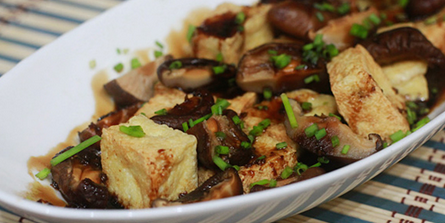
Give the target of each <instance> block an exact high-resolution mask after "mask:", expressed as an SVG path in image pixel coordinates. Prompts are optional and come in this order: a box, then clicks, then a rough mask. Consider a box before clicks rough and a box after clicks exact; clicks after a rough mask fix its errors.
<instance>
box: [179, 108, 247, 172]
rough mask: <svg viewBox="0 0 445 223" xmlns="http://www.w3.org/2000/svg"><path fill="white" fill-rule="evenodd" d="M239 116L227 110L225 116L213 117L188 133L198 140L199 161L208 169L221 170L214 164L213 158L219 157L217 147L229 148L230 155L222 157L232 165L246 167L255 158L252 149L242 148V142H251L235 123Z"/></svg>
mask: <svg viewBox="0 0 445 223" xmlns="http://www.w3.org/2000/svg"><path fill="white" fill-rule="evenodd" d="M235 116H237V114H236V112H234V111H232V110H225V111H224V113H223V115H220V116H213V117H211V118H210V119H208V120H207V121H204V122H201V123H199V124H197V125H195V126H193V128H190V129H189V130H188V131H187V133H188V134H192V135H194V136H195V137H196V138H197V140H198V145H197V151H198V161H199V163H200V164H201V165H203V166H204V167H206V168H208V169H212V170H219V168H218V166H216V164H215V163H214V162H213V156H215V155H217V154H216V152H215V147H216V146H218V145H222V146H227V147H228V148H229V153H228V154H226V155H222V154H221V155H220V157H221V158H222V159H223V160H224V161H226V162H227V163H229V164H231V165H239V166H242V165H245V164H247V163H248V162H249V161H250V160H251V159H252V157H253V155H254V154H253V148H252V147H247V148H246V147H243V146H241V143H242V142H250V140H249V138H248V137H247V135H246V134H245V133H244V132H243V131H242V130H241V128H240V127H239V126H238V125H237V124H235V123H234V121H233V117H235ZM217 132H220V133H223V137H218V136H216V133H217Z"/></svg>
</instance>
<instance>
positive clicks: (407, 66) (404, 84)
mask: <svg viewBox="0 0 445 223" xmlns="http://www.w3.org/2000/svg"><path fill="white" fill-rule="evenodd" d="M382 69H383V72H384V73H385V75H386V76H387V77H388V79H389V80H390V81H391V84H392V86H393V87H394V88H395V89H397V93H398V94H399V95H402V96H404V97H405V98H406V99H407V100H410V101H415V100H420V101H425V100H428V83H427V80H426V77H425V74H426V72H427V70H428V64H427V63H426V62H424V61H402V62H398V63H394V64H391V65H388V66H384V67H382Z"/></svg>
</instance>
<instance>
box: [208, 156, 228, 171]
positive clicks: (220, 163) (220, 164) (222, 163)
mask: <svg viewBox="0 0 445 223" xmlns="http://www.w3.org/2000/svg"><path fill="white" fill-rule="evenodd" d="M212 160H213V162H214V163H215V164H216V165H217V166H218V167H219V168H220V169H221V170H222V171H224V170H226V169H227V168H229V167H231V165H230V164H228V163H226V162H225V161H224V160H223V159H221V157H219V156H213V157H212Z"/></svg>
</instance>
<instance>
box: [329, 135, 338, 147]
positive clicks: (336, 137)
mask: <svg viewBox="0 0 445 223" xmlns="http://www.w3.org/2000/svg"><path fill="white" fill-rule="evenodd" d="M331 143H332V147H336V146H338V145H340V139H339V138H338V136H332V137H331Z"/></svg>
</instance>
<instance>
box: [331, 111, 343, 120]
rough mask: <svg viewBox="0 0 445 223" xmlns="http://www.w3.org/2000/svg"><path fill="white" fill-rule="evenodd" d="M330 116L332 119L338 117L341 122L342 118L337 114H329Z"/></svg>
mask: <svg viewBox="0 0 445 223" xmlns="http://www.w3.org/2000/svg"><path fill="white" fill-rule="evenodd" d="M329 116H330V117H336V118H337V119H338V120H339V121H341V118H340V116H338V115H335V114H333V113H329Z"/></svg>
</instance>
